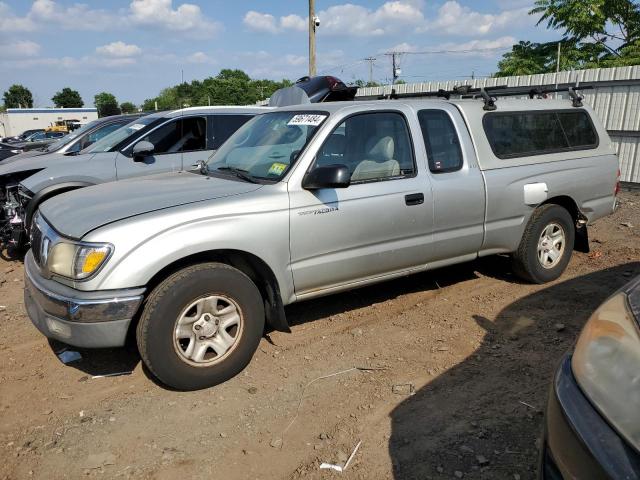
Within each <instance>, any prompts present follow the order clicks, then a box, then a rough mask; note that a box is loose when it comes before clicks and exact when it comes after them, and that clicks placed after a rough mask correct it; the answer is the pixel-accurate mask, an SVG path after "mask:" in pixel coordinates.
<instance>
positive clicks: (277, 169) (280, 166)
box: [267, 163, 288, 175]
mask: <svg viewBox="0 0 640 480" xmlns="http://www.w3.org/2000/svg"><path fill="white" fill-rule="evenodd" d="M287 166H288V165H286V164H284V163H274V164H272V165H271V168H269V171H268V172H267V174H269V175H282V172H284V171H285V170H286V168H287Z"/></svg>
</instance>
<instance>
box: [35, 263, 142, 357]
mask: <svg viewBox="0 0 640 480" xmlns="http://www.w3.org/2000/svg"><path fill="white" fill-rule="evenodd" d="M24 266H25V288H24V304H25V307H26V309H27V313H28V315H29V318H30V319H31V322H32V323H33V324H34V325H35V327H36V328H37V329H38V330H40V332H42V333H43V334H44V335H45V336H46V337H48V338H53V339H56V340H59V341H61V342H64V343H66V344H69V345H73V346H76V347H84V348H103V347H121V346H123V345H124V343H125V340H126V337H127V332H128V330H129V325H130V324H131V320H132V319H133V317H134V316H135V314H136V312H137V311H138V309H139V308H140V305H141V303H142V300H143V294H144V288H137V289H128V290H109V291H104V292H100V291H98V292H83V291H80V290H76V289H73V288H71V287H67V286H66V285H62V284H61V283H58V282H56V281H54V280H48V279H45V278H43V277H42V276H41V275H40V274H39V272H38V268H37V266H36V264H35V261H34V259H33V255H32V254H31V251H29V253H28V254H27V256H26V257H25V262H24Z"/></svg>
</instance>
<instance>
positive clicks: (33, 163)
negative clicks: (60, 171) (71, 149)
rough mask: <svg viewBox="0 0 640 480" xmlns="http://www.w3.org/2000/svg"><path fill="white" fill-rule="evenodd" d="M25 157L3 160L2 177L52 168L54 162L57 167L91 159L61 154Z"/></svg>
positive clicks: (1, 163)
mask: <svg viewBox="0 0 640 480" xmlns="http://www.w3.org/2000/svg"><path fill="white" fill-rule="evenodd" d="M39 153H41V152H39ZM23 155H24V154H23V153H21V154H18V155H14V156H13V157H9V158H7V159H6V160H2V162H0V175H7V174H10V173H18V172H25V171H27V170H42V169H43V168H47V167H50V166H51V165H52V163H53V162H55V164H56V165H62V164H64V163H76V162H78V161H83V160H87V159H88V158H91V157H90V156H89V157H87V156H85V155H63V154H61V153H47V154H45V155H24V156H23ZM91 155H93V154H91Z"/></svg>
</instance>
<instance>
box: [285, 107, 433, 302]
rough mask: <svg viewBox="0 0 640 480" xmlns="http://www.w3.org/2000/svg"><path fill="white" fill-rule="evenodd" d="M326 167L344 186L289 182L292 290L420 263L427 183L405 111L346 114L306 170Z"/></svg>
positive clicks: (428, 213)
mask: <svg viewBox="0 0 640 480" xmlns="http://www.w3.org/2000/svg"><path fill="white" fill-rule="evenodd" d="M414 136H415V134H414ZM331 164H342V165H346V166H347V167H348V168H349V170H350V172H351V185H350V186H349V187H347V188H336V189H333V188H325V189H319V190H305V189H303V188H302V187H301V185H300V184H299V183H298V184H297V185H294V184H293V182H290V185H289V198H290V206H291V208H290V215H291V220H290V225H291V268H292V271H293V279H294V283H295V288H296V294H297V295H298V296H304V295H305V294H312V293H313V292H314V291H318V290H324V289H330V288H340V287H341V286H345V285H349V284H352V285H356V284H357V283H358V281H366V280H370V279H372V278H376V277H382V276H385V275H387V274H392V273H394V272H400V271H406V270H409V269H412V268H424V267H425V266H426V262H427V260H428V259H429V256H430V248H431V244H430V236H431V223H432V210H431V188H430V185H429V179H428V175H427V174H426V172H425V171H424V167H422V165H420V163H419V162H418V163H417V162H416V155H415V152H414V148H413V145H412V142H411V137H410V135H409V126H408V125H407V120H406V118H405V115H404V114H402V113H401V112H399V111H379V112H375V111H374V112H367V113H360V114H356V115H352V116H349V117H347V118H346V119H345V120H344V121H343V122H342V123H341V124H339V125H338V126H337V128H335V129H334V130H333V131H332V133H331V134H330V135H329V136H328V137H327V138H326V139H325V141H324V143H323V145H322V147H321V148H320V149H319V151H318V153H317V155H316V157H315V160H314V163H313V165H312V167H311V169H313V168H315V167H318V166H323V165H331Z"/></svg>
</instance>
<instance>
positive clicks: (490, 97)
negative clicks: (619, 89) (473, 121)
mask: <svg viewBox="0 0 640 480" xmlns="http://www.w3.org/2000/svg"><path fill="white" fill-rule="evenodd" d="M508 88H509V87H508V86H507V85H496V86H494V87H471V86H470V85H459V86H456V87H453V89H452V90H443V89H440V90H438V91H435V92H416V93H397V92H396V90H395V89H392V90H391V93H390V94H387V95H381V96H380V97H378V99H379V100H387V99H391V100H396V99H399V98H429V97H431V98H433V97H439V98H444V99H446V100H449V99H450V98H451V95H460V98H482V100H483V101H484V109H485V110H489V111H491V110H496V109H497V106H496V100H497V99H498V97H517V96H523V95H528V96H529V98H546V95H547V94H549V93H555V92H569V97H570V98H571V104H572V106H574V107H582V106H583V103H582V100H583V99H584V97H582V96H581V95H578V93H576V91H577V90H589V89H592V88H593V85H575V86H566V87H555V88H543V87H542V86H538V87H528V88H526V89H518V90H507V89H508Z"/></svg>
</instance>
